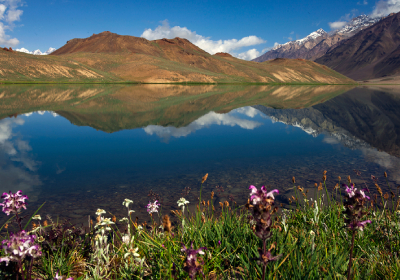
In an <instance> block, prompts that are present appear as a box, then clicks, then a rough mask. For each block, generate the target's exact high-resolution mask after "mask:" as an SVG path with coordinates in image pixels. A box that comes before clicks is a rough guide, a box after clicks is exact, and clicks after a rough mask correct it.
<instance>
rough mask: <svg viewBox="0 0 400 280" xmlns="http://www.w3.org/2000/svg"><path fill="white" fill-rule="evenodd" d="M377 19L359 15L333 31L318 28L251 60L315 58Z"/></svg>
mask: <svg viewBox="0 0 400 280" xmlns="http://www.w3.org/2000/svg"><path fill="white" fill-rule="evenodd" d="M379 20H380V19H376V18H370V17H369V16H367V15H361V16H358V17H356V18H353V19H352V20H351V21H350V22H349V23H348V24H346V25H345V26H344V27H342V28H341V29H339V30H336V31H335V32H331V33H327V32H325V31H324V30H323V29H318V30H317V31H314V32H312V33H311V34H310V35H308V36H306V37H304V38H303V39H300V40H295V41H291V42H287V43H285V44H281V45H278V46H275V47H274V48H273V49H271V50H270V51H268V52H266V53H265V54H263V55H261V56H260V57H257V58H256V59H254V60H253V61H257V62H263V61H266V60H270V59H275V58H303V59H308V60H316V59H317V58H319V57H321V56H323V55H324V54H325V53H326V52H327V51H329V50H330V49H333V48H335V47H336V46H337V45H338V43H339V42H340V41H342V40H344V39H347V38H349V37H351V36H353V35H354V34H356V33H357V32H359V31H361V30H363V29H365V28H367V27H368V26H371V25H373V24H375V23H376V22H378V21H379Z"/></svg>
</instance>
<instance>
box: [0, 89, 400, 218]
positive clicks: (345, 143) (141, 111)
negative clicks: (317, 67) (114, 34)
mask: <svg viewBox="0 0 400 280" xmlns="http://www.w3.org/2000/svg"><path fill="white" fill-rule="evenodd" d="M398 112H400V88H399V89H397V88H373V87H369V88H366V87H358V88H351V87H350V88H349V87H346V86H313V87H312V86H274V87H273V86H229V85H226V86H214V85H202V86H178V85H137V86H122V85H110V86H104V85H103V86H102V85H98V86H84V85H76V86H71V85H65V86H51V85H42V86H39V85H38V86H2V87H0V118H1V120H0V180H1V186H0V191H1V192H7V191H9V190H12V191H14V192H15V191H17V190H19V189H20V190H22V191H23V192H24V193H25V194H27V195H28V196H29V201H28V202H29V205H28V210H29V211H26V213H29V214H30V213H33V211H34V210H36V209H37V207H39V206H40V205H41V204H42V203H44V202H46V203H45V205H44V206H43V208H42V209H41V210H40V213H41V214H42V216H45V215H46V214H49V215H51V216H52V217H53V219H57V217H58V218H59V219H64V218H67V219H70V220H71V222H73V223H84V224H87V221H88V215H91V217H92V218H94V216H95V215H94V213H95V211H96V210H97V208H103V209H105V210H106V211H107V212H108V213H111V214H112V215H116V216H117V217H118V218H120V217H122V216H124V215H125V214H126V208H124V206H122V201H123V200H124V199H125V198H129V199H131V200H133V201H134V203H133V206H132V208H133V210H135V211H136V212H135V213H134V216H138V217H139V221H144V220H148V219H149V217H148V215H147V212H146V205H147V203H148V202H149V200H153V199H154V198H155V197H156V198H158V200H159V201H160V202H161V205H162V207H163V212H164V213H169V211H170V210H173V209H178V208H177V204H176V201H177V200H178V199H179V198H180V197H182V196H184V197H185V198H186V199H188V200H189V201H190V205H192V206H191V207H194V204H195V203H196V200H197V198H198V196H199V190H200V183H201V178H202V177H203V176H204V174H206V173H208V174H209V177H208V179H207V181H206V182H205V183H204V185H203V192H202V198H203V199H205V200H208V199H209V198H210V193H211V191H214V192H215V198H216V199H215V207H219V206H218V203H219V202H220V201H221V202H223V201H225V200H228V201H230V203H232V202H233V201H235V202H236V203H237V204H239V205H241V204H244V203H245V202H246V201H247V198H248V193H249V191H248V187H249V185H256V186H258V187H261V186H262V185H266V186H268V187H269V188H270V189H271V188H277V189H279V190H280V194H279V196H277V202H278V203H279V204H281V206H283V207H290V204H289V198H290V197H291V196H292V195H294V190H293V184H292V177H293V176H295V177H296V186H301V187H304V188H305V189H307V190H309V194H310V196H312V195H314V194H315V192H316V191H317V190H316V188H315V187H314V184H315V183H317V184H319V183H320V182H321V181H322V174H323V171H324V170H327V186H328V189H330V190H332V189H333V187H334V186H335V184H336V183H337V182H338V176H341V177H342V181H345V180H346V178H347V176H349V175H350V176H351V178H352V180H353V182H356V184H362V183H364V182H365V183H366V184H367V185H368V186H370V187H371V191H372V192H373V193H376V190H375V188H374V187H373V183H372V181H371V179H370V177H371V175H374V176H376V177H378V183H379V184H380V186H381V187H382V188H383V189H384V191H385V192H388V188H387V185H386V180H385V178H384V176H383V174H384V172H385V171H386V172H387V173H388V175H389V176H388V180H389V183H390V184H391V185H392V189H395V190H396V192H398V190H399V189H398V188H396V186H398V184H399V183H400V160H399V157H400V114H399V113H398ZM354 170H358V171H359V172H361V175H360V176H357V175H356V173H355V171H354ZM385 186H386V187H385ZM5 220H6V216H5V215H2V217H1V221H3V222H4V221H5Z"/></svg>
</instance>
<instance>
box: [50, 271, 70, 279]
mask: <svg viewBox="0 0 400 280" xmlns="http://www.w3.org/2000/svg"><path fill="white" fill-rule="evenodd" d="M62 279H64V278H63V276H61V275H58V271H57V272H56V277H54V280H62ZM66 280H74V278H72V277H69V278H67V279H66Z"/></svg>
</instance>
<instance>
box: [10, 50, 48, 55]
mask: <svg viewBox="0 0 400 280" xmlns="http://www.w3.org/2000/svg"><path fill="white" fill-rule="evenodd" d="M55 50H56V49H55V48H49V49H48V50H47V51H45V52H44V53H42V52H41V51H40V50H39V49H38V50H35V51H31V52H30V51H28V50H27V49H25V48H20V49H16V51H17V52H23V53H29V54H34V55H48V54H51V53H52V52H54V51H55Z"/></svg>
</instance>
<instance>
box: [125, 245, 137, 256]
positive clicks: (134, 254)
mask: <svg viewBox="0 0 400 280" xmlns="http://www.w3.org/2000/svg"><path fill="white" fill-rule="evenodd" d="M138 250H139V248H138V247H136V248H135V249H129V250H128V252H126V253H125V255H124V258H126V257H128V256H133V257H136V258H137V257H140V255H139V254H138V253H136V252H137V251H138Z"/></svg>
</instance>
